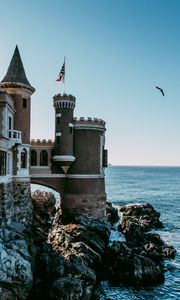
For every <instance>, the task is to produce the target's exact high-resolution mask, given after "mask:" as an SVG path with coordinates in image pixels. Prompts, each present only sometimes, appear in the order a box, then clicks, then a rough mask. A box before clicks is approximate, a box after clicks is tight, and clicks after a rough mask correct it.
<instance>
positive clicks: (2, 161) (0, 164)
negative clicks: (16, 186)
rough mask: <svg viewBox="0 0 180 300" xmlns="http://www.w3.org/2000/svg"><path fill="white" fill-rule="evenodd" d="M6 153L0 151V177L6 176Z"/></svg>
mask: <svg viewBox="0 0 180 300" xmlns="http://www.w3.org/2000/svg"><path fill="white" fill-rule="evenodd" d="M6 156H7V154H6V152H5V151H0V176H2V175H6Z"/></svg>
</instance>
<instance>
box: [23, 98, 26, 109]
mask: <svg viewBox="0 0 180 300" xmlns="http://www.w3.org/2000/svg"><path fill="white" fill-rule="evenodd" d="M23 107H27V99H26V98H23Z"/></svg>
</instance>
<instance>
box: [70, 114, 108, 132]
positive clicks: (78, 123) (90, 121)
mask: <svg viewBox="0 0 180 300" xmlns="http://www.w3.org/2000/svg"><path fill="white" fill-rule="evenodd" d="M73 120H74V129H96V130H103V131H105V130H106V129H105V124H106V123H105V121H103V120H102V119H98V118H90V117H88V118H84V117H80V118H74V119H73Z"/></svg>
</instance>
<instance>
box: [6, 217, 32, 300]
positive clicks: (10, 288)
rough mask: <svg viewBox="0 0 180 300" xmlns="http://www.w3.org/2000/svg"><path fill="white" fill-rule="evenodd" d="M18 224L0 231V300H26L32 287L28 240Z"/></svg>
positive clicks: (22, 227)
mask: <svg viewBox="0 0 180 300" xmlns="http://www.w3.org/2000/svg"><path fill="white" fill-rule="evenodd" d="M25 231H26V228H25V227H24V226H23V225H20V224H19V223H11V225H7V224H4V225H3V226H1V230H0V282H1V288H0V299H8V300H11V299H22V300H23V299H26V298H27V296H28V294H29V293H30V291H31V288H32V285H33V273H32V257H31V253H30V252H29V248H30V239H29V237H27V235H26V233H25Z"/></svg>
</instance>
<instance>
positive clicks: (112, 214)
mask: <svg viewBox="0 0 180 300" xmlns="http://www.w3.org/2000/svg"><path fill="white" fill-rule="evenodd" d="M106 214H107V218H108V221H109V222H110V223H111V224H114V223H116V222H117V221H118V220H119V216H118V209H117V208H115V207H114V206H113V205H112V203H111V202H106Z"/></svg>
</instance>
